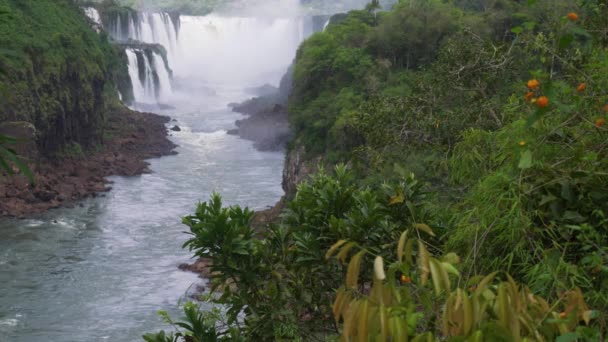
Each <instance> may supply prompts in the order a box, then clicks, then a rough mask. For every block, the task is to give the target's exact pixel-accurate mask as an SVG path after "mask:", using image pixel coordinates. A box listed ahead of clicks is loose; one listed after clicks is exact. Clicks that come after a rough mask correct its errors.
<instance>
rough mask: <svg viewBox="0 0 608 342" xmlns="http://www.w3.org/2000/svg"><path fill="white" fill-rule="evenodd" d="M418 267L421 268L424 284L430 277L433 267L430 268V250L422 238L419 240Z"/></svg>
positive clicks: (421, 278)
mask: <svg viewBox="0 0 608 342" xmlns="http://www.w3.org/2000/svg"><path fill="white" fill-rule="evenodd" d="M418 268H419V269H420V281H421V283H422V285H424V284H426V281H427V280H428V279H429V273H430V271H431V269H430V268H429V251H428V250H427V249H426V246H424V243H423V242H422V241H420V240H418Z"/></svg>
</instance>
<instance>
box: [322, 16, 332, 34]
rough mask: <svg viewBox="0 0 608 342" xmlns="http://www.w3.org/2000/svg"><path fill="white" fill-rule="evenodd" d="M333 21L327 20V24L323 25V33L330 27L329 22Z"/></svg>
mask: <svg viewBox="0 0 608 342" xmlns="http://www.w3.org/2000/svg"><path fill="white" fill-rule="evenodd" d="M330 21H331V19H327V21H326V22H325V24H323V31H325V29H326V28H327V26H329V22H330Z"/></svg>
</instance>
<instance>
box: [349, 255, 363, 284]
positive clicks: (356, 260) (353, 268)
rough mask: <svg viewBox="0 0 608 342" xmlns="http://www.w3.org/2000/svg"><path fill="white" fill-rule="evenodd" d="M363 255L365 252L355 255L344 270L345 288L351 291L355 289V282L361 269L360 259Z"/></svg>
mask: <svg viewBox="0 0 608 342" xmlns="http://www.w3.org/2000/svg"><path fill="white" fill-rule="evenodd" d="M363 255H365V251H364V250H362V251H359V253H357V254H355V256H353V258H352V259H351V260H350V263H349V264H348V269H347V270H346V286H347V287H348V288H351V289H356V288H357V282H358V280H359V271H360V269H361V259H362V258H363Z"/></svg>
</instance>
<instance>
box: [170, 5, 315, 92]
mask: <svg viewBox="0 0 608 342" xmlns="http://www.w3.org/2000/svg"><path fill="white" fill-rule="evenodd" d="M308 21H310V20H309V18H301V17H292V18H251V17H224V16H220V15H215V14H211V15H207V16H203V17H194V16H183V17H182V18H181V20H180V24H181V28H180V31H179V38H178V48H179V49H180V52H179V53H177V54H174V56H175V58H174V62H172V64H171V67H172V68H173V69H174V71H175V73H174V75H175V77H176V78H190V79H197V80H199V81H204V82H207V83H213V84H219V85H221V84H242V85H251V86H256V85H259V82H260V80H272V82H273V83H275V84H278V82H279V80H280V78H281V76H282V75H283V74H284V73H285V70H287V67H288V66H289V64H290V63H291V62H292V60H293V59H294V57H295V54H296V51H297V49H298V46H299V44H300V43H301V42H302V40H303V39H305V38H306V37H307V36H308V35H310V32H309V31H311V30H310V29H309V27H310V25H308V24H306V23H307V22H308Z"/></svg>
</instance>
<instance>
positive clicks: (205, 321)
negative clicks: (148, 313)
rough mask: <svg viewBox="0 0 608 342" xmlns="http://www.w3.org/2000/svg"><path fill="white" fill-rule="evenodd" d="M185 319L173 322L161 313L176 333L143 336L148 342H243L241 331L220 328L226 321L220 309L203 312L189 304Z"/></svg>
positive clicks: (185, 308)
mask: <svg viewBox="0 0 608 342" xmlns="http://www.w3.org/2000/svg"><path fill="white" fill-rule="evenodd" d="M183 310H184V317H183V318H182V319H181V320H180V321H173V320H172V319H171V317H170V316H169V314H168V313H167V312H166V311H159V312H158V315H159V316H160V317H161V318H162V319H163V321H164V322H165V323H167V324H170V325H172V326H173V327H174V328H175V331H176V332H175V333H166V332H165V331H160V332H158V333H150V334H146V335H144V336H143V339H144V341H146V342H177V341H187V342H216V341H231V342H238V341H242V338H241V337H240V335H239V331H238V330H236V329H232V328H226V327H225V326H220V325H219V323H220V322H222V320H223V319H224V317H223V315H222V313H221V311H220V310H219V309H217V308H216V309H212V310H209V311H203V310H202V309H201V308H200V307H199V305H198V304H195V303H192V302H188V303H186V304H184V308H183Z"/></svg>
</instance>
